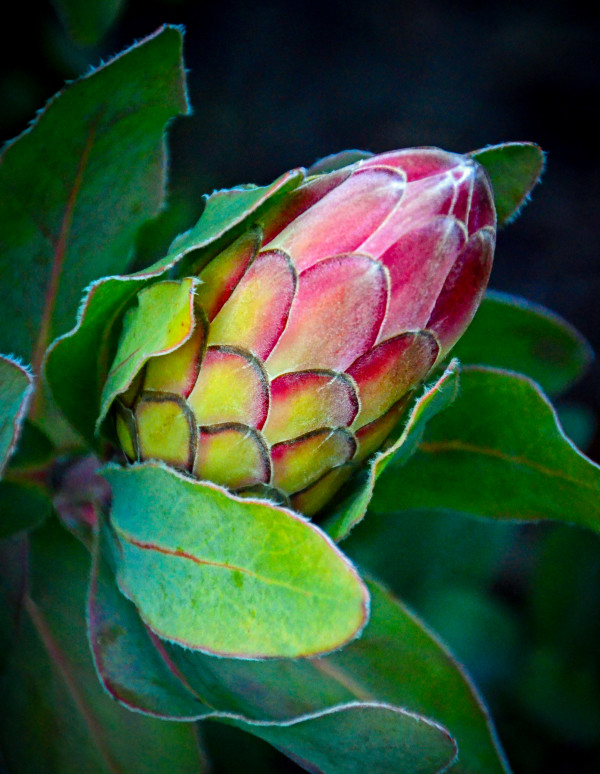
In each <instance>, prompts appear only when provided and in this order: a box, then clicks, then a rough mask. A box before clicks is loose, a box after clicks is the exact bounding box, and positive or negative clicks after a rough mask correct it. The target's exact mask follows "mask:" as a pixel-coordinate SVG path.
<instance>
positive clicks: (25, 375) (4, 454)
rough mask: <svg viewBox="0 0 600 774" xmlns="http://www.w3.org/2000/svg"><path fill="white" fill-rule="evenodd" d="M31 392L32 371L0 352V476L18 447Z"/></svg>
mask: <svg viewBox="0 0 600 774" xmlns="http://www.w3.org/2000/svg"><path fill="white" fill-rule="evenodd" d="M32 392H33V376H32V375H31V371H29V369H28V368H25V367H24V366H22V365H21V364H20V363H18V362H17V361H16V360H13V359H12V358H9V357H5V356H4V355H0V476H1V475H2V473H3V471H4V468H5V466H6V463H7V462H8V459H9V457H10V456H11V454H12V453H13V452H14V450H15V448H16V445H17V441H18V440H19V435H20V432H21V426H22V424H23V420H24V419H25V415H26V414H27V406H28V403H29V399H30V397H31V393H32Z"/></svg>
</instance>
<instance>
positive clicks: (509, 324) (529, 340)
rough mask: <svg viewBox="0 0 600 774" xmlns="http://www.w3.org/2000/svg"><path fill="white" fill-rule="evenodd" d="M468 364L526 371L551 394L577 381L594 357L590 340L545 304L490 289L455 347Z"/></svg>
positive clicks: (454, 351) (527, 374)
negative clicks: (544, 305)
mask: <svg viewBox="0 0 600 774" xmlns="http://www.w3.org/2000/svg"><path fill="white" fill-rule="evenodd" d="M452 354H453V355H454V356H455V357H457V358H458V359H459V360H460V362H461V363H462V364H463V365H486V366H494V367H496V368H506V369H508V370H510V371H517V372H518V373H522V374H525V376H529V377H530V378H531V379H533V380H534V381H536V382H537V383H538V384H539V385H540V387H542V389H543V390H544V391H545V392H546V393H547V394H548V395H557V394H559V393H561V392H563V391H564V390H566V389H567V388H568V387H570V386H571V384H573V382H575V381H577V379H579V378H580V377H581V376H582V375H583V373H584V372H585V370H586V368H587V366H588V365H589V363H590V360H591V359H592V351H591V349H590V346H589V344H588V343H587V342H586V341H585V339H584V338H583V337H582V336H581V334H580V333H578V331H576V330H575V328H573V326H572V325H570V324H569V323H568V322H566V321H565V320H563V319H562V318H561V317H559V316H558V315H556V314H554V313H553V312H550V311H548V310H547V309H544V307H542V306H538V305H536V304H532V303H530V302H529V301H525V300H524V299H522V298H516V297H515V296H509V295H507V294H505V293H498V292H493V291H491V292H488V293H487V295H486V296H485V298H484V299H483V302H482V304H481V306H480V307H479V309H478V310H477V313H476V315H475V317H474V319H473V322H472V323H471V325H470V326H469V327H468V328H467V331H466V333H465V334H464V335H463V336H462V338H461V339H460V340H459V342H458V343H457V345H456V346H455V347H454V349H453V350H452Z"/></svg>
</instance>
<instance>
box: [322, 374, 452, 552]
mask: <svg viewBox="0 0 600 774" xmlns="http://www.w3.org/2000/svg"><path fill="white" fill-rule="evenodd" d="M457 369H458V364H457V362H456V361H452V362H451V363H450V365H449V366H448V368H447V369H446V371H445V372H444V374H443V375H442V376H441V377H440V378H439V379H438V381H437V382H436V383H435V384H433V385H430V386H428V387H427V388H426V389H425V391H424V393H423V395H421V397H420V398H419V399H418V400H417V401H416V402H415V404H414V406H413V407H412V409H411V412H410V414H409V417H408V420H407V422H406V425H405V427H404V430H403V432H402V434H401V435H400V437H399V438H398V439H397V440H396V441H395V443H393V444H392V445H391V446H390V447H389V448H388V449H386V450H384V451H380V452H378V453H377V454H375V456H374V457H373V460H372V462H371V463H370V464H369V466H368V467H367V468H366V469H365V470H363V471H361V472H360V473H359V474H358V475H357V476H356V477H355V480H354V481H353V482H352V484H351V489H350V491H349V493H348V494H347V496H346V497H344V499H343V500H342V502H341V503H340V505H338V506H336V508H335V510H334V511H333V512H332V513H331V514H330V515H329V516H328V517H327V519H326V520H325V523H324V528H325V531H326V532H327V534H328V535H330V536H331V537H332V538H333V539H334V540H335V541H336V542H339V541H340V540H343V539H344V538H345V537H346V536H347V535H348V533H349V532H350V530H351V529H352V528H353V527H354V526H355V525H356V524H358V522H359V521H361V520H362V519H363V517H364V515H365V513H366V511H367V507H368V506H369V502H370V500H371V497H372V496H373V491H374V487H375V485H376V482H377V479H378V478H379V476H380V475H381V474H382V473H383V471H384V470H385V469H386V467H387V466H388V465H389V464H390V462H393V463H394V467H396V466H400V465H403V464H404V463H405V462H406V461H407V460H408V459H409V458H410V456H411V455H412V454H413V453H414V451H415V449H416V448H417V445H418V443H419V441H420V440H421V438H422V436H423V432H424V429H425V425H426V423H427V422H428V421H429V420H430V419H431V417H433V416H435V414H437V413H438V412H439V411H443V409H445V408H447V407H448V406H449V405H450V404H451V403H452V401H453V400H454V399H455V397H456V394H457V390H458V370H457Z"/></svg>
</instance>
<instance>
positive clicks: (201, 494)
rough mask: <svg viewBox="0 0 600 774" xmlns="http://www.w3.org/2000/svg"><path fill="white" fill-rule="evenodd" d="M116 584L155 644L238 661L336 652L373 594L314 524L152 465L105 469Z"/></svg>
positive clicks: (359, 620)
mask: <svg viewBox="0 0 600 774" xmlns="http://www.w3.org/2000/svg"><path fill="white" fill-rule="evenodd" d="M104 475H105V476H106V478H107V479H108V481H109V483H110V484H111V487H112V490H113V504H112V510H111V525H112V527H113V528H114V530H115V532H116V535H117V537H118V541H119V547H120V552H119V562H118V579H119V585H120V587H121V589H122V590H123V591H124V593H125V594H126V596H128V597H129V598H130V599H132V601H134V602H135V604H136V605H137V607H138V609H139V610H140V613H141V616H142V618H143V619H144V620H145V621H146V622H147V623H148V624H149V626H150V627H151V628H152V629H153V630H154V631H155V632H156V633H157V634H159V635H160V636H161V637H164V638H165V639H168V640H172V641H175V642H179V643H181V644H183V645H185V646H186V647H189V648H197V649H200V650H204V651H206V652H211V653H217V654H222V655H235V656H239V657H250V658H264V657H273V656H279V657H281V656H301V655H311V654H315V653H322V652H326V651H330V650H332V649H334V648H338V647H340V646H342V645H343V644H345V643H346V642H348V641H349V640H351V639H352V638H353V637H355V636H356V635H357V634H358V633H359V631H360V629H361V628H362V627H363V626H364V624H365V622H366V619H367V615H368V594H367V591H366V589H365V587H364V586H363V584H362V582H361V580H360V578H359V576H358V574H357V573H356V571H355V569H354V568H353V567H352V565H351V564H350V563H349V562H348V560H347V559H346V557H345V556H344V555H343V554H342V553H341V552H340V551H339V550H338V549H337V548H336V547H335V545H334V544H333V543H332V542H331V541H330V540H329V538H328V537H327V536H326V535H325V534H324V533H322V532H321V531H320V530H319V529H318V528H317V527H315V525H314V524H312V523H311V522H309V521H307V520H306V519H304V518H303V517H302V516H300V515H299V514H296V513H294V512H293V511H289V510H285V509H283V508H279V507H276V506H275V505H272V504H269V503H267V502H261V501H253V500H251V499H241V498H238V497H235V496H233V495H229V494H228V493H227V492H226V491H225V490H224V489H222V488H221V487H218V486H216V485H215V484H211V483H209V482H199V481H195V480H193V479H191V478H189V477H187V476H184V475H180V474H178V473H176V472H175V471H174V470H172V469H170V468H167V467H166V466H164V465H162V464H158V463H154V464H153V463H146V464H141V465H136V466H132V467H129V468H118V467H116V466H111V467H108V468H106V469H105V471H104Z"/></svg>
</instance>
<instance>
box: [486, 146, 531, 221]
mask: <svg viewBox="0 0 600 774" xmlns="http://www.w3.org/2000/svg"><path fill="white" fill-rule="evenodd" d="M471 156H473V158H474V159H475V160H476V161H478V162H479V163H480V164H482V165H483V166H484V167H485V169H486V171H487V173H488V175H489V176H490V180H491V182H492V188H493V189H494V202H495V204H496V213H497V216H498V225H499V226H502V225H504V224H505V223H507V222H508V221H510V220H511V219H512V218H515V217H516V216H517V215H518V214H519V210H520V209H521V207H522V206H523V204H524V203H525V202H526V201H527V198H528V196H529V194H530V193H531V190H532V189H533V187H534V186H535V184H536V183H537V182H538V181H539V179H540V176H541V174H542V172H543V169H544V154H543V152H542V150H541V148H540V147H539V146H538V145H535V143H532V142H505V143H502V144H501V145H492V146H490V147H489V148H482V149H481V150H476V151H473V152H472V153H471Z"/></svg>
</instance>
